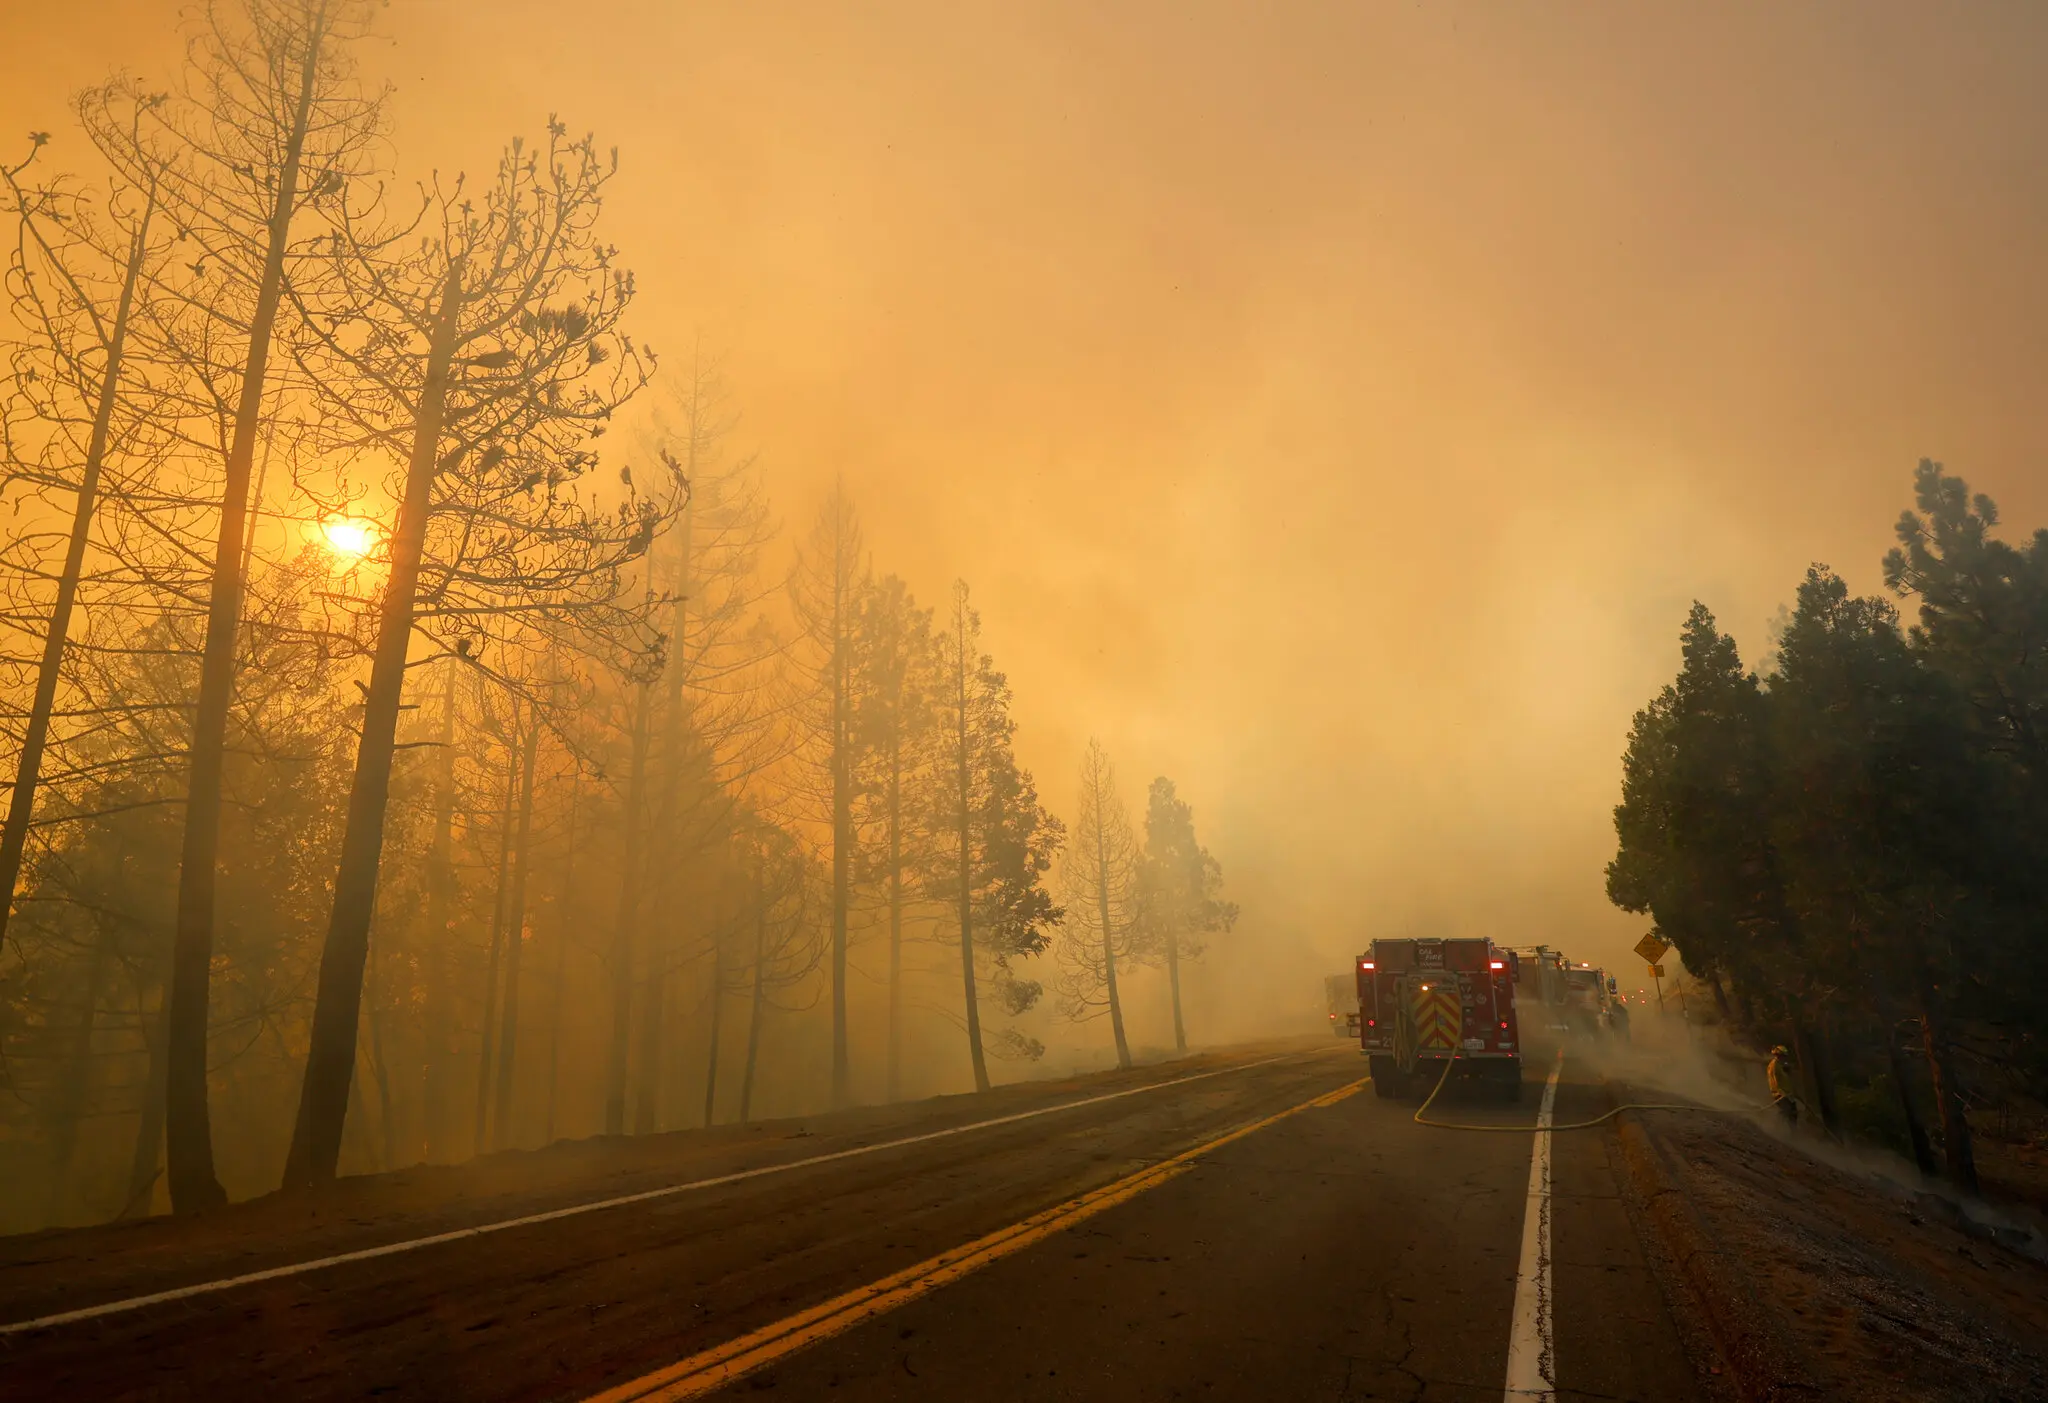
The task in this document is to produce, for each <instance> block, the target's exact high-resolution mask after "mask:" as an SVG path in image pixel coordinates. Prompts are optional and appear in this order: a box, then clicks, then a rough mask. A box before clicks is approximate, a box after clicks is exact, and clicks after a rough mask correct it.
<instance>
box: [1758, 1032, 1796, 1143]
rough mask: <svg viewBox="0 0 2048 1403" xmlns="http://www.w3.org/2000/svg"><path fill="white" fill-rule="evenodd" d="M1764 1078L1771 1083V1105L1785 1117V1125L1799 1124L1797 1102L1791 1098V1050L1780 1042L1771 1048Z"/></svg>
mask: <svg viewBox="0 0 2048 1403" xmlns="http://www.w3.org/2000/svg"><path fill="white" fill-rule="evenodd" d="M1764 1080H1765V1081H1767V1082H1769V1083H1770V1085H1771V1106H1772V1108H1773V1109H1775V1110H1776V1111H1777V1113H1778V1114H1779V1115H1781V1116H1783V1117H1784V1118H1785V1124H1786V1126H1787V1127H1791V1126H1795V1125H1797V1124H1799V1103H1798V1102H1797V1101H1795V1100H1793V1099H1792V1050H1791V1049H1790V1048H1788V1047H1786V1046H1784V1045H1783V1044H1782V1043H1781V1044H1779V1045H1778V1046H1777V1047H1774V1048H1772V1049H1771V1060H1770V1063H1769V1065H1768V1066H1766V1067H1765V1068H1764Z"/></svg>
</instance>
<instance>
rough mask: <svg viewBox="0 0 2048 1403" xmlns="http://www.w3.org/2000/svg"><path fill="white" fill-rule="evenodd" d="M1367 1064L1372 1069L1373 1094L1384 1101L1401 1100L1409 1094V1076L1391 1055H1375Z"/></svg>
mask: <svg viewBox="0 0 2048 1403" xmlns="http://www.w3.org/2000/svg"><path fill="white" fill-rule="evenodd" d="M1367 1065H1368V1066H1369V1067H1370V1068H1371V1069H1372V1094H1373V1095H1375V1096H1377V1097H1379V1098H1380V1100H1382V1101H1399V1100H1400V1099H1402V1098H1403V1097H1405V1096H1406V1095H1407V1094H1408V1078H1406V1077H1405V1076H1402V1075H1401V1070H1400V1068H1399V1067H1398V1066H1396V1065H1395V1063H1394V1059H1393V1058H1391V1057H1382V1056H1374V1057H1372V1058H1371V1059H1369V1061H1368V1063H1367Z"/></svg>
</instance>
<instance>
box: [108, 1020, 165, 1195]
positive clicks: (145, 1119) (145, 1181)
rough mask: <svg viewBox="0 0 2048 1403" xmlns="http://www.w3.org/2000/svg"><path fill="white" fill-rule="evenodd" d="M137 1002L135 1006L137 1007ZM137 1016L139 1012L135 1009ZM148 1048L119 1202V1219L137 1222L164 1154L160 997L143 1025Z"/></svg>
mask: <svg viewBox="0 0 2048 1403" xmlns="http://www.w3.org/2000/svg"><path fill="white" fill-rule="evenodd" d="M139 1002H140V1001H139V1000H138V1004H139ZM137 1012H138V1013H139V1012H141V1010H140V1008H139V1007H138V1008H137ZM144 1027H145V1029H146V1030H147V1031H146V1032H145V1033H144V1034H143V1036H144V1038H145V1039H146V1040H147V1042H148V1045H149V1080H148V1081H147V1082H146V1083H144V1085H143V1089H142V1122H141V1124H139V1125H138V1126H136V1128H135V1152H134V1154H133V1155H131V1156H130V1157H129V1161H128V1193H127V1196H126V1198H124V1199H123V1201H122V1205H121V1212H120V1214H119V1216H120V1217H122V1218H140V1217H145V1216H147V1214H148V1213H149V1205H150V1200H151V1199H153V1198H154V1197H155V1196H156V1180H157V1175H158V1174H159V1173H161V1172H162V1171H161V1169H160V1167H159V1166H161V1164H162V1163H163V1151H164V1070H165V1058H164V1033H165V1009H164V1007H163V1005H162V1001H161V996H159V1002H158V1006H157V1011H156V1013H155V1015H154V1016H153V1017H151V1018H149V1019H148V1021H147V1022H146V1023H145V1024H144Z"/></svg>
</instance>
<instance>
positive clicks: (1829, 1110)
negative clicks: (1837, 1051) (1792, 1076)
mask: <svg viewBox="0 0 2048 1403" xmlns="http://www.w3.org/2000/svg"><path fill="white" fill-rule="evenodd" d="M1792 1050H1793V1051H1794V1052H1795V1053H1797V1054H1798V1057H1799V1065H1800V1067H1801V1069H1802V1070H1804V1072H1805V1073H1806V1082H1807V1085H1808V1086H1810V1087H1812V1088H1813V1109H1814V1110H1815V1111H1816V1112H1818V1113H1819V1115H1820V1123H1821V1128H1822V1129H1824V1130H1825V1131H1827V1133H1828V1134H1829V1135H1830V1136H1831V1137H1833V1138H1835V1139H1838V1140H1839V1139H1840V1138H1841V1136H1842V1117H1841V1113H1840V1112H1839V1111H1838V1110H1837V1109H1836V1107H1835V1070H1834V1067H1833V1066H1832V1065H1830V1063H1829V1061H1828V1053H1827V1043H1826V1037H1825V1033H1823V1034H1821V1035H1820V1036H1816V1035H1815V1033H1814V1031H1813V1030H1812V1028H1811V1027H1810V1026H1809V1025H1808V1024H1807V1021H1806V1016H1805V1015H1804V1014H1803V1013H1801V1012H1800V1011H1799V1007H1798V1004H1797V1002H1796V1001H1795V1002H1794V1004H1793V1012H1792Z"/></svg>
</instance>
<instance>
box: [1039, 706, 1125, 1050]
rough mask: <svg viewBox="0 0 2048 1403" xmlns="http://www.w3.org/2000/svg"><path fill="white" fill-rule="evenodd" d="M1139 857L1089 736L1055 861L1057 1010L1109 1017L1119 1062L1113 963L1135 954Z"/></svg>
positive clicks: (1104, 762) (1111, 770) (1106, 764)
mask: <svg viewBox="0 0 2048 1403" xmlns="http://www.w3.org/2000/svg"><path fill="white" fill-rule="evenodd" d="M1139 856H1140V855H1139V851H1138V840H1137V837H1136V835H1135V834H1133V833H1132V831H1131V816H1130V811H1129V810H1128V809H1126V808H1125V807H1124V801H1123V798H1122V796H1121V795H1119V794H1118V793H1117V787H1116V767H1115V766H1114V765H1112V764H1111V763H1110V760H1109V755H1108V753H1107V752H1106V751H1104V750H1103V748H1102V745H1101V742H1099V741H1097V740H1095V739H1094V738H1092V737H1091V738H1090V739H1089V741H1088V750H1087V753H1086V754H1084V755H1083V756H1082V757H1081V787H1080V795H1079V798H1078V801H1077V803H1076V806H1075V809H1074V823H1073V836H1072V839H1071V840H1070V841H1069V843H1068V845H1067V852H1066V859H1065V861H1063V862H1062V863H1061V864H1060V888H1061V891H1062V893H1063V894H1064V896H1065V899H1066V922H1065V925H1064V926H1063V927H1062V928H1061V931H1060V941H1059V951H1058V953H1059V961H1060V975H1059V982H1058V989H1059V996H1060V1007H1061V1009H1062V1011H1063V1012H1065V1013H1066V1015H1067V1016H1068V1017H1069V1018H1073V1019H1076V1020H1079V1019H1085V1018H1093V1017H1096V1016H1099V1015H1100V1014H1102V1013H1104V1012H1107V1013H1108V1014H1109V1026H1110V1032H1111V1033H1112V1035H1113V1036H1114V1037H1115V1039H1116V1061H1117V1065H1118V1066H1119V1067H1128V1066H1130V1065H1131V1045H1130V1041H1129V1039H1128V1038H1126V1037H1125V1035H1124V1008H1123V1000H1122V997H1121V995H1120V994H1119V992H1118V990H1117V968H1118V965H1119V964H1122V965H1123V966H1124V967H1125V968H1126V969H1128V968H1129V966H1130V963H1131V962H1132V960H1133V959H1134V958H1135V957H1136V955H1137V954H1138V951H1139V932H1138V930H1137V910H1138V864H1139Z"/></svg>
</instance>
